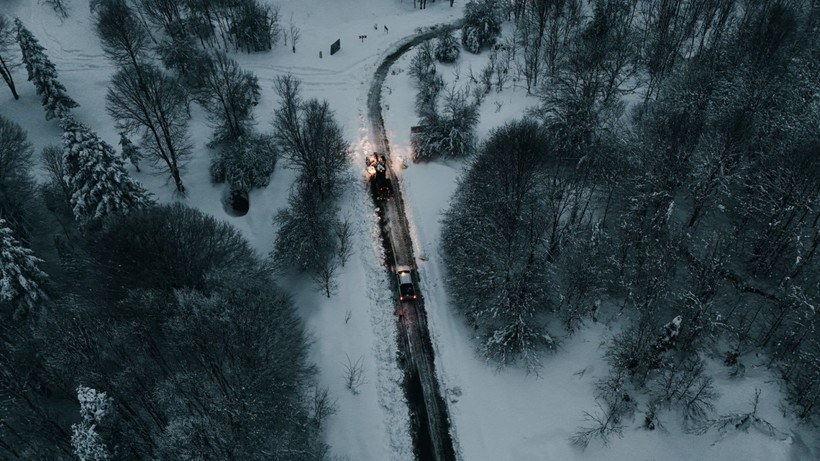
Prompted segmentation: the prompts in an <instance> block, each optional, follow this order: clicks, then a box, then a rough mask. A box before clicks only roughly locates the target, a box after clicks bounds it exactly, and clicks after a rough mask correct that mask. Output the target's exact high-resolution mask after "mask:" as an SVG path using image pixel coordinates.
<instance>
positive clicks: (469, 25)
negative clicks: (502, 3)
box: [461, 0, 501, 53]
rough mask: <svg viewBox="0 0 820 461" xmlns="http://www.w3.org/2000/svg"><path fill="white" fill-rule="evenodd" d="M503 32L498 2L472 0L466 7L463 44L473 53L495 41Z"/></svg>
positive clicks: (462, 31) (462, 35) (462, 32)
mask: <svg viewBox="0 0 820 461" xmlns="http://www.w3.org/2000/svg"><path fill="white" fill-rule="evenodd" d="M500 34H501V19H500V14H499V11H498V2H496V1H494V0H479V1H474V0H470V1H469V2H467V5H466V6H465V7H464V26H463V27H462V29H461V44H462V45H463V46H464V48H465V49H466V50H467V51H469V52H471V53H478V52H479V51H481V48H484V47H487V46H490V45H492V44H494V43H495V39H496V38H497V37H498V36H499V35H500Z"/></svg>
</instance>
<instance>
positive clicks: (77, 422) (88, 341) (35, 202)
mask: <svg viewBox="0 0 820 461" xmlns="http://www.w3.org/2000/svg"><path fill="white" fill-rule="evenodd" d="M50 5H52V6H53V7H54V8H55V11H56V12H57V13H58V14H60V15H61V16H63V17H65V16H67V15H68V14H70V13H69V12H70V11H71V10H70V9H69V8H67V6H68V3H67V2H64V1H54V2H51V3H50ZM90 5H91V11H90V14H91V17H92V19H93V24H94V27H95V31H96V33H97V35H98V36H99V39H100V42H101V44H102V48H103V51H104V52H105V55H106V56H107V58H108V59H110V60H111V62H112V63H114V64H115V65H116V66H117V68H118V70H117V71H116V72H115V73H114V75H113V77H112V79H111V82H110V86H109V88H108V92H107V94H106V97H105V102H106V109H107V111H108V113H109V115H110V116H111V118H112V120H113V121H114V123H115V125H116V128H117V130H118V132H119V133H120V142H119V144H120V147H121V152H117V150H116V149H115V148H114V147H113V146H111V145H110V144H108V143H106V142H105V141H103V140H102V139H100V137H99V136H98V135H97V133H96V132H95V131H94V130H92V129H91V128H90V127H88V126H86V125H84V124H82V123H80V122H79V121H77V120H76V119H75V118H74V116H73V115H72V113H73V111H74V110H76V109H77V107H78V104H77V103H76V102H75V101H74V100H73V99H72V98H71V97H70V96H69V95H68V94H67V91H66V88H65V87H64V86H63V85H62V84H61V83H60V81H59V75H58V72H57V69H56V67H55V65H54V64H53V63H52V62H51V60H50V59H49V57H48V54H47V52H46V50H45V49H44V47H43V46H42V45H40V43H39V41H38V39H37V37H36V36H35V35H34V34H32V33H31V32H30V31H29V29H28V28H27V27H26V25H25V24H24V23H23V22H22V21H20V20H19V19H12V18H7V17H5V16H0V74H1V75H2V76H3V78H4V81H5V82H6V84H7V86H8V87H9V90H10V91H11V92H12V94H13V96H14V97H15V99H17V92H16V86H15V82H14V80H13V75H12V72H11V71H12V70H14V69H16V68H20V67H25V71H26V74H27V76H28V80H29V81H30V82H31V83H32V84H33V85H34V87H35V89H36V92H37V94H38V96H39V97H40V99H41V102H42V105H43V109H44V111H45V117H46V119H47V120H52V119H54V120H53V122H52V123H55V124H56V125H59V127H60V128H61V130H62V133H63V134H62V138H61V141H62V142H61V145H52V146H48V147H46V148H44V149H43V150H42V152H39V153H35V152H34V151H33V148H32V145H31V143H30V142H29V140H28V139H27V133H26V131H25V127H22V126H20V125H19V124H18V123H16V122H15V121H13V120H10V119H8V118H6V117H4V116H0V319H1V321H0V414H2V418H0V458H3V459H43V460H46V459H48V460H56V459H77V458H79V459H82V460H107V459H263V458H264V459H288V460H295V459H311V460H315V459H327V458H328V457H329V454H328V450H327V447H326V446H325V444H324V443H323V442H322V441H321V439H320V437H319V434H320V432H321V430H322V423H323V420H324V418H325V417H327V415H329V414H331V413H332V412H333V411H334V408H333V403H332V401H331V399H330V397H329V396H328V391H327V389H325V388H321V387H319V386H318V385H317V384H316V380H315V368H314V366H313V365H312V364H311V363H310V362H309V360H308V344H309V341H310V340H309V338H308V335H307V333H306V332H305V330H304V326H303V325H302V320H301V319H300V317H299V316H298V315H297V313H296V306H294V304H293V302H292V301H291V299H290V297H289V295H288V294H287V293H285V292H284V291H283V290H282V289H280V288H278V287H277V284H276V279H277V277H278V272H276V269H277V268H278V267H279V266H282V265H287V264H290V263H291V262H292V261H294V260H296V259H299V260H300V261H302V265H301V266H299V267H298V268H299V269H301V270H305V271H308V272H310V274H311V275H313V276H314V277H315V279H316V280H317V283H318V284H319V285H320V287H321V288H323V289H324V290H325V291H326V292H327V293H328V296H329V295H330V292H331V291H332V289H333V283H334V282H333V278H332V276H333V272H332V270H330V269H326V268H327V267H328V266H329V264H331V261H332V264H335V262H336V261H337V259H336V258H346V257H347V253H348V252H349V243H347V241H348V239H349V237H348V234H349V230H348V226H347V225H346V224H345V223H344V222H341V221H339V220H338V218H336V217H335V214H334V211H333V210H335V208H334V206H333V205H332V200H331V197H332V196H333V194H334V193H335V191H336V188H337V183H338V182H339V181H340V179H339V173H338V172H339V171H341V170H342V166H343V165H344V164H345V162H346V161H347V157H346V156H347V145H348V143H347V142H346V141H345V140H344V139H343V138H342V136H341V131H340V128H339V127H338V124H337V122H336V121H335V120H334V118H333V117H334V114H333V112H332V111H330V109H329V107H328V104H327V102H322V101H318V100H314V99H311V100H308V101H303V100H302V99H301V97H300V95H299V82H298V81H297V80H295V79H293V78H291V77H289V76H283V77H282V78H281V81H280V83H279V85H278V87H279V88H281V91H280V96H281V97H282V107H281V108H280V109H279V110H277V112H276V115H275V120H273V122H274V123H273V125H274V130H273V131H272V132H271V133H262V132H257V131H256V129H255V126H254V123H253V122H254V117H253V108H254V106H256V105H257V103H258V101H259V97H260V89H259V84H258V82H257V79H256V77H255V76H254V75H253V74H252V73H250V72H247V71H244V70H243V69H241V68H240V67H239V66H238V64H237V63H236V61H234V60H233V59H231V58H230V57H228V55H227V53H235V52H257V51H267V50H269V49H270V48H271V46H272V45H273V44H275V43H276V42H277V41H278V40H279V39H284V40H288V39H289V40H290V44H291V46H292V47H294V49H295V45H296V42H297V40H298V34H299V30H298V27H296V26H295V25H293V24H291V26H290V28H289V29H288V30H287V31H285V30H283V29H281V28H280V25H279V19H278V11H277V10H276V9H275V8H272V7H270V6H268V5H267V4H266V3H263V2H260V1H258V0H242V1H237V2H221V1H202V0H191V1H185V2H178V1H165V0H133V1H131V0H96V1H92V2H91V3H90ZM74 14H80V13H77V12H74ZM192 103H196V104H198V105H199V106H200V107H201V108H202V109H203V110H204V112H205V113H206V115H207V120H208V122H209V124H210V126H211V128H212V129H213V136H212V138H211V141H210V143H209V147H210V150H211V151H212V153H213V160H212V164H211V177H212V180H213V181H214V182H217V183H219V182H227V183H229V185H230V188H231V190H240V191H245V192H247V191H248V190H249V189H252V188H258V187H264V186H266V185H267V184H268V182H269V181H270V176H271V173H272V172H273V170H274V168H275V167H276V165H277V159H278V158H280V157H282V158H284V159H285V160H286V161H287V162H288V165H289V166H291V167H293V168H297V169H298V168H305V169H310V168H315V167H316V165H321V166H322V167H324V168H323V169H322V170H321V173H322V174H318V175H317V174H315V173H316V171H314V170H310V171H305V174H304V175H303V176H302V177H301V178H302V179H300V181H301V182H304V183H305V185H304V187H308V188H309V190H311V191H316V194H317V196H316V200H313V201H307V202H303V201H300V202H299V203H298V204H297V205H295V206H294V207H293V209H291V210H289V211H283V212H282V216H281V217H280V218H279V219H278V221H279V222H280V223H279V225H278V226H277V227H281V228H284V229H285V231H282V232H279V235H280V236H279V237H278V241H280V242H281V243H278V244H277V248H280V250H278V251H277V252H276V253H275V254H274V255H273V256H274V263H273V264H272V263H271V262H272V261H271V260H270V259H269V258H267V257H262V256H260V255H257V254H256V253H255V251H254V250H253V249H252V248H251V247H250V245H249V243H248V242H247V241H246V240H245V238H244V237H243V236H242V235H241V234H240V233H239V231H238V230H236V229H235V228H233V227H232V226H231V225H229V224H226V223H224V222H222V221H219V220H216V219H214V218H213V217H210V216H208V215H205V214H203V213H201V212H199V211H196V210H194V209H192V208H188V207H186V206H185V205H182V204H175V205H160V204H157V203H156V202H155V200H154V198H153V196H152V195H151V194H150V193H149V192H147V191H146V190H145V189H144V188H143V187H142V185H141V184H140V183H139V182H138V181H136V180H135V179H133V178H131V177H130V175H129V173H128V169H127V168H126V162H130V163H131V164H133V166H134V167H135V168H136V169H137V170H138V171H139V168H140V164H141V163H149V165H150V167H151V169H152V171H154V172H156V173H158V174H161V175H164V176H166V177H167V178H168V179H169V181H170V183H171V184H173V187H174V188H175V190H176V192H177V194H179V196H181V197H184V196H185V194H186V192H187V191H186V188H185V185H184V176H185V165H186V161H187V159H188V158H190V156H191V153H192V143H191V141H190V139H189V136H188V123H189V119H190V117H191V116H190V105H191V104H192ZM55 141H56V140H55ZM35 154H39V155H35ZM37 164H40V165H42V167H43V171H44V173H45V175H44V181H35V180H34V176H33V173H34V168H35V165H37ZM300 181H297V182H300ZM295 190H296V191H298V190H299V188H298V187H297V188H295ZM294 193H296V192H294ZM305 205H307V206H305ZM328 210H330V211H328ZM305 215H307V216H308V218H310V217H316V218H317V219H318V218H321V219H324V220H325V221H326V222H328V223H331V224H333V225H331V226H329V227H325V226H323V227H317V228H316V230H317V231H323V232H325V233H324V234H320V235H317V237H316V238H323V239H326V241H322V242H317V241H315V240H310V239H304V238H303V240H304V241H306V242H307V243H311V244H313V246H312V247H311V248H309V249H310V250H312V251H313V252H314V254H313V255H312V259H310V260H309V261H307V262H304V258H302V256H303V255H301V254H298V252H294V251H293V249H292V248H290V247H289V244H288V241H287V239H288V238H289V237H288V230H291V231H293V232H303V231H305V229H306V228H307V229H313V228H314V224H315V219H314V220H304V219H303V220H299V219H296V218H294V216H296V217H297V218H302V217H304V216H305ZM337 221H339V222H337ZM334 223H335V224H334ZM302 236H303V237H304V234H303V235H302ZM317 248H318V249H319V250H322V251H325V252H324V253H322V252H319V253H316V251H317ZM288 251H290V253H287V252H288ZM289 258H290V259H289ZM300 258H301V259H300ZM276 261H280V262H279V263H277V262H276ZM328 272H329V273H328Z"/></svg>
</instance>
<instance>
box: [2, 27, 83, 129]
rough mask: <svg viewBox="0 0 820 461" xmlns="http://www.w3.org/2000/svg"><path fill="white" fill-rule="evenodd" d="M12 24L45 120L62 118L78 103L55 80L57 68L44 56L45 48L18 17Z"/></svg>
mask: <svg viewBox="0 0 820 461" xmlns="http://www.w3.org/2000/svg"><path fill="white" fill-rule="evenodd" d="M14 24H15V25H16V26H17V43H18V44H19V45H20V52H21V53H22V55H23V63H24V64H25V65H26V71H28V79H29V81H30V82H32V83H34V86H35V88H36V89H37V94H38V95H40V97H41V98H42V101H43V107H45V109H46V120H51V119H52V118H54V117H58V118H63V117H64V116H66V115H68V111H69V110H70V109H73V108H75V107H77V106H78V104H77V103H76V102H75V101H74V100H73V99H71V98H70V97H69V96H68V95H67V94H66V89H65V87H64V86H63V84H62V83H60V82H59V81H58V80H57V69H56V68H55V67H54V64H53V63H52V62H51V60H49V59H48V56H46V54H45V48H43V46H42V45H40V42H39V41H38V40H37V39H36V38H35V37H34V35H32V33H31V32H30V31H29V30H28V29H26V28H25V26H23V23H22V22H20V20H19V19H15V20H14Z"/></svg>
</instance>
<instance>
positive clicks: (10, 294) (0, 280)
mask: <svg viewBox="0 0 820 461" xmlns="http://www.w3.org/2000/svg"><path fill="white" fill-rule="evenodd" d="M40 262H42V260H41V259H40V258H38V257H36V256H34V252H32V251H31V249H29V248H26V247H25V246H24V245H23V244H22V243H20V241H18V240H17V239H16V238H14V235H13V234H12V231H11V228H10V227H9V225H8V223H7V222H6V221H5V220H3V219H0V303H2V304H6V303H9V304H10V305H11V307H12V309H13V311H12V312H11V314H12V316H13V317H15V318H19V317H22V316H25V315H26V314H29V313H31V312H33V311H34V310H35V309H36V307H37V304H38V303H39V302H40V301H42V300H44V299H45V297H46V295H45V293H43V290H42V289H41V288H40V286H41V284H42V282H43V280H44V279H45V278H46V274H45V273H43V272H42V271H41V270H40V269H39V268H38V267H37V264H39V263H40ZM0 314H6V313H5V312H2V311H0ZM5 320H8V319H4V320H3V321H5Z"/></svg>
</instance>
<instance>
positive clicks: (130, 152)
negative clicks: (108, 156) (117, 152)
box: [120, 133, 142, 173]
mask: <svg viewBox="0 0 820 461" xmlns="http://www.w3.org/2000/svg"><path fill="white" fill-rule="evenodd" d="M120 149H122V159H123V160H128V161H129V162H131V164H132V165H134V168H136V169H137V173H139V171H140V159H142V152H140V149H139V147H137V146H136V145H135V144H134V143H133V142H131V140H130V139H128V136H126V135H125V133H120Z"/></svg>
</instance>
